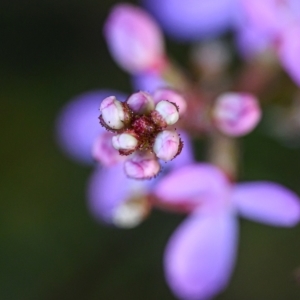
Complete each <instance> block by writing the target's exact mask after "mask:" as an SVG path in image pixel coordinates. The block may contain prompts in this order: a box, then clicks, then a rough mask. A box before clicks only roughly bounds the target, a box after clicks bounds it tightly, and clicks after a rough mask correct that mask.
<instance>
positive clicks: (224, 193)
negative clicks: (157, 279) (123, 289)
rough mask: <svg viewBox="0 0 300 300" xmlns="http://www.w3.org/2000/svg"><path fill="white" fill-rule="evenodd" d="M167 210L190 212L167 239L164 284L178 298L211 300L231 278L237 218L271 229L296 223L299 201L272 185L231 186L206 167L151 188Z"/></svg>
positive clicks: (169, 177)
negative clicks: (169, 207)
mask: <svg viewBox="0 0 300 300" xmlns="http://www.w3.org/2000/svg"><path fill="white" fill-rule="evenodd" d="M154 193H155V195H156V196H157V197H159V198H160V199H161V201H162V203H163V204H164V205H166V206H174V207H184V208H186V209H187V210H189V211H190V212H191V213H190V215H189V216H188V218H187V219H186V220H185V221H184V222H183V223H182V224H181V225H180V226H179V227H178V229H177V230H176V231H175V233H174V234H173V235H172V236H171V238H170V240H169V242H168V245H167V247H166V252H165V257H164V265H165V273H166V278H167V281H168V283H169V285H170V287H171V289H172V290H173V292H174V293H175V294H176V295H177V296H178V297H179V298H181V299H191V300H193V299H197V300H199V299H210V298H211V297H213V296H215V295H216V294H218V293H219V292H221V291H222V290H223V289H224V288H225V287H226V286H227V284H228V282H229V280H230V276H231V274H232V271H233V268H234V264H235V257H236V252H237V244H238V243H237V242H238V223H237V215H238V214H239V215H241V216H243V217H246V218H249V219H251V220H254V221H258V222H263V223H266V224H268V225H273V226H284V227H290V226H294V225H296V224H297V223H298V221H299V220H300V201H299V198H298V196H297V195H296V194H295V193H293V192H292V191H290V190H288V189H286V188H285V187H283V186H281V185H278V184H275V183H272V182H263V181H261V182H249V183H239V184H231V183H230V182H229V181H228V180H227V178H226V177H225V175H224V174H223V173H222V172H221V171H220V170H219V169H218V168H217V167H215V166H213V165H210V164H200V163H198V164H192V165H190V166H185V167H183V168H181V169H178V170H176V171H174V172H173V173H170V174H169V175H167V176H166V177H164V178H163V179H162V180H161V181H160V182H158V184H157V185H156V186H155V188H154Z"/></svg>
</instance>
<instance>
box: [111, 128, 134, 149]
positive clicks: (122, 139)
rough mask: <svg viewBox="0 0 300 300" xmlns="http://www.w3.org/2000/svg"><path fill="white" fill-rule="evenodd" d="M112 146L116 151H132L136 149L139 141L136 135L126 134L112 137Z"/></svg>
mask: <svg viewBox="0 0 300 300" xmlns="http://www.w3.org/2000/svg"><path fill="white" fill-rule="evenodd" d="M112 145H113V147H114V148H115V149H116V150H125V151H132V150H135V149H136V147H137V145H138V140H137V138H136V137H135V136H134V135H132V134H130V133H127V132H124V133H121V134H117V135H115V136H113V137H112Z"/></svg>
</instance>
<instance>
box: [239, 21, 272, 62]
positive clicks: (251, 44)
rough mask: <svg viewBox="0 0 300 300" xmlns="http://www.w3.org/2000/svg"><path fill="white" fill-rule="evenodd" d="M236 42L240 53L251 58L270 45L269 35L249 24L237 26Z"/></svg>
mask: <svg viewBox="0 0 300 300" xmlns="http://www.w3.org/2000/svg"><path fill="white" fill-rule="evenodd" d="M236 43H237V47H238V50H239V52H240V54H241V55H242V56H243V57H244V58H246V59H252V58H253V56H255V55H258V54H260V53H263V52H265V51H267V50H268V49H270V48H271V47H272V41H271V39H270V37H269V36H268V35H264V34H263V33H262V32H261V31H259V30H258V29H256V28H255V27H253V26H250V25H249V24H244V25H243V26H240V27H239V30H238V32H237V35H236Z"/></svg>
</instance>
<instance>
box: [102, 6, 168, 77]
mask: <svg viewBox="0 0 300 300" xmlns="http://www.w3.org/2000/svg"><path fill="white" fill-rule="evenodd" d="M104 34H105V37H106V41H107V43H108V47H109V50H110V52H111V55H112V56H113V58H114V59H115V60H116V62H117V63H118V64H119V65H120V66H121V67H122V68H123V69H125V70H126V71H128V72H129V73H133V74H136V73H140V72H143V71H147V70H151V69H160V68H161V67H162V66H163V65H164V43H163V37H162V33H161V31H160V29H159V27H158V26H157V24H156V23H155V21H154V20H153V19H152V17H151V16H150V15H149V14H148V13H147V12H145V11H144V10H142V9H140V8H138V7H136V6H133V5H130V4H119V5H116V6H115V7H114V9H113V10H112V12H111V14H110V15H109V17H108V19H107V21H106V24H105V28H104Z"/></svg>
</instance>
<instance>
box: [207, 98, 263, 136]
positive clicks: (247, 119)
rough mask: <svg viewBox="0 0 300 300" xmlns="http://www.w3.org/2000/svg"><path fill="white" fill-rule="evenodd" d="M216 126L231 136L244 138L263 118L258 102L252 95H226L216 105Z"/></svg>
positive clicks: (214, 109) (214, 112) (214, 115)
mask: <svg viewBox="0 0 300 300" xmlns="http://www.w3.org/2000/svg"><path fill="white" fill-rule="evenodd" d="M212 117H213V120H214V123H215V126H216V127H217V128H218V129H219V130H220V131H221V132H223V133H225V134H227V135H229V136H242V135H245V134H247V133H249V132H250V131H251V130H253V129H254V128H255V126H256V125H257V123H258V122H259V121H260V118H261V108H260V106H259V102H258V100H257V99H256V98H255V97H254V96H253V95H251V94H246V93H225V94H222V95H220V96H219V97H218V98H217V100H216V103H215V105H214V108H213V111H212Z"/></svg>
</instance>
